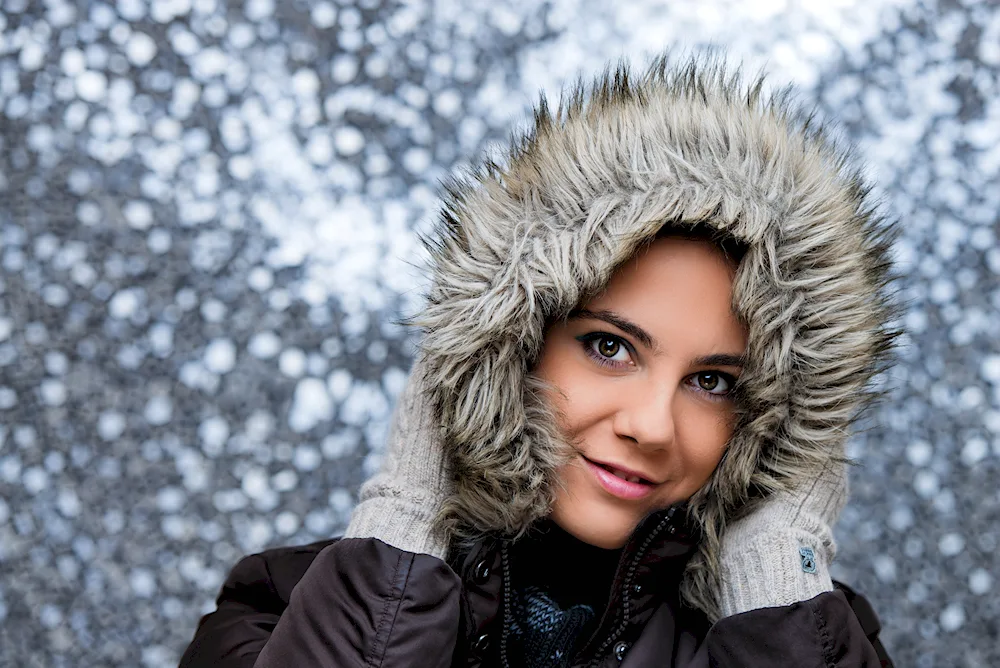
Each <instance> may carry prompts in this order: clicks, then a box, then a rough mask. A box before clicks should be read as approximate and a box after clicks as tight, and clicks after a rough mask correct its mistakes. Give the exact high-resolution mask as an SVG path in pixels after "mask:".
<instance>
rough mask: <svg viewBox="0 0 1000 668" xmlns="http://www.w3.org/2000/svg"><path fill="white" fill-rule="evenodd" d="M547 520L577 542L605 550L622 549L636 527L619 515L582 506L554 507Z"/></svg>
mask: <svg viewBox="0 0 1000 668" xmlns="http://www.w3.org/2000/svg"><path fill="white" fill-rule="evenodd" d="M550 518H551V519H552V521H553V522H555V523H556V524H557V525H559V528H561V529H562V530H563V531H565V532H566V533H568V534H569V535H571V536H573V537H574V538H576V539H577V540H580V541H582V542H584V543H587V544H588V545H593V546H594V547H600V548H603V549H605V550H617V549H620V548H622V547H624V546H625V543H626V542H628V539H629V536H631V535H632V532H633V531H634V530H635V527H636V526H637V525H638V523H639V520H638V519H636V518H633V517H622V516H620V513H613V512H609V511H608V510H607V509H604V508H596V509H595V508H587V507H586V506H581V505H576V506H575V507H573V508H571V509H565V508H560V507H559V504H556V507H555V508H553V511H552V514H551V515H550Z"/></svg>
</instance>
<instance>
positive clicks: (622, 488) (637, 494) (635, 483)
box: [580, 455, 657, 500]
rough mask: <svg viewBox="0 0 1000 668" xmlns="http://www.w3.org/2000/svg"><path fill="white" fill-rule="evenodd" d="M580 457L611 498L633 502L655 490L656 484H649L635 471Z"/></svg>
mask: <svg viewBox="0 0 1000 668" xmlns="http://www.w3.org/2000/svg"><path fill="white" fill-rule="evenodd" d="M580 456H581V457H582V458H583V461H584V463H585V464H586V465H587V468H588V469H589V470H590V472H591V473H592V474H593V475H594V478H596V479H597V482H598V483H599V484H600V485H601V487H603V488H604V490H605V491H606V492H607V493H608V494H611V495H612V496H616V497H618V498H620V499H627V500H635V499H641V498H643V497H645V496H647V495H649V494H651V493H652V492H653V490H654V489H656V486H657V483H654V482H650V481H649V480H647V479H645V478H644V477H643V476H641V475H639V474H638V473H637V472H635V471H629V470H627V469H622V468H619V467H617V466H614V465H612V464H605V463H603V462H595V461H593V460H591V459H587V458H586V457H583V455H580Z"/></svg>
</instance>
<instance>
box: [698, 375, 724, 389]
mask: <svg viewBox="0 0 1000 668" xmlns="http://www.w3.org/2000/svg"><path fill="white" fill-rule="evenodd" d="M698 386H699V387H700V388H701V389H703V390H705V391H706V392H711V391H713V390H715V388H717V387H718V386H719V376H718V375H717V374H714V373H700V374H698Z"/></svg>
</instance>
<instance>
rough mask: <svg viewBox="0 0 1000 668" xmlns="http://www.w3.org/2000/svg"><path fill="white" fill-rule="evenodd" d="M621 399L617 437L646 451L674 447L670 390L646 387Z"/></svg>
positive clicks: (672, 407) (640, 387)
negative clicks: (672, 445)
mask: <svg viewBox="0 0 1000 668" xmlns="http://www.w3.org/2000/svg"><path fill="white" fill-rule="evenodd" d="M619 398H620V401H621V403H620V405H619V408H618V411H617V412H616V413H615V418H614V425H613V426H614V430H615V434H616V435H618V436H619V437H620V438H624V439H627V440H630V441H632V442H634V443H635V444H636V445H637V446H639V447H640V448H642V449H643V450H664V449H666V448H668V447H670V446H671V444H673V442H674V436H675V428H676V424H675V419H674V418H675V416H674V401H673V399H674V392H673V389H672V388H671V387H670V386H668V385H666V384H663V385H659V386H653V384H652V383H642V384H638V385H637V387H635V389H634V391H632V392H623V393H621V395H619Z"/></svg>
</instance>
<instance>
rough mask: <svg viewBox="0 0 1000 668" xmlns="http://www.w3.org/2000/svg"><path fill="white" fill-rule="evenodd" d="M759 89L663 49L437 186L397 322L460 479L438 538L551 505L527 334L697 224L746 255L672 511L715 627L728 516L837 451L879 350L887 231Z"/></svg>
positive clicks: (867, 395) (782, 103)
mask: <svg viewBox="0 0 1000 668" xmlns="http://www.w3.org/2000/svg"><path fill="white" fill-rule="evenodd" d="M761 89H762V80H761V79H757V80H756V81H752V82H750V83H749V84H746V83H744V82H743V80H742V78H741V76H740V74H739V73H738V72H737V73H736V74H730V73H727V71H726V69H725V67H724V65H723V64H722V63H720V62H719V61H717V60H707V61H705V60H693V61H690V62H687V63H685V64H681V65H679V66H678V65H675V64H672V63H670V62H668V59H667V58H665V57H664V58H660V59H658V60H656V61H655V62H654V63H653V64H652V65H651V66H650V67H649V69H648V70H647V71H646V72H645V74H644V75H643V76H641V77H640V78H638V79H635V78H634V77H633V76H632V74H631V72H630V70H629V68H628V66H627V65H620V66H619V67H618V68H617V69H615V70H614V71H610V70H609V71H608V72H606V73H605V74H604V75H603V76H602V77H601V78H599V79H598V80H597V81H596V82H594V83H593V84H592V85H590V86H584V85H583V84H578V85H577V87H576V88H575V89H574V90H572V91H571V92H570V93H569V94H568V95H567V96H566V97H565V99H564V100H563V101H562V103H561V104H560V106H559V109H558V110H557V111H555V112H554V113H553V112H551V111H550V110H549V107H548V106H547V104H546V102H545V99H544V98H543V99H542V100H541V102H540V103H539V105H538V106H537V108H536V110H535V114H534V123H533V126H532V127H531V128H530V129H529V130H528V131H527V132H526V133H524V134H523V136H521V137H519V138H515V140H514V141H513V142H512V147H511V148H510V150H509V154H508V155H507V156H506V160H505V162H504V164H498V163H496V162H493V161H487V162H486V163H485V164H483V165H482V166H481V167H480V168H479V169H478V170H476V171H474V172H473V173H471V174H469V175H467V176H466V177H464V178H463V179H460V180H456V181H455V182H453V183H451V184H450V185H449V186H448V195H447V197H446V200H445V206H444V209H443V213H442V216H441V221H440V225H439V229H438V234H437V236H436V237H435V238H434V239H433V240H431V241H429V242H428V244H429V246H430V251H431V256H432V268H433V279H432V286H431V290H430V294H429V297H428V304H427V307H426V310H425V311H424V312H423V313H422V314H421V315H420V317H418V318H416V319H415V322H416V324H418V325H420V326H422V327H423V328H424V329H425V336H424V338H423V342H422V349H423V354H424V355H425V356H426V361H427V378H428V383H429V386H430V387H431V388H432V393H433V401H434V403H435V405H436V407H437V409H438V411H439V414H440V418H441V421H442V424H443V425H444V427H443V435H444V441H445V444H446V449H447V454H448V456H449V457H450V461H451V463H452V465H453V470H454V474H455V484H456V486H457V492H456V493H455V495H454V496H453V498H451V499H450V501H449V503H448V504H447V506H446V508H445V510H444V512H443V514H442V515H441V517H440V518H439V524H440V526H442V527H444V528H446V529H447V530H448V531H450V532H452V534H453V535H456V534H457V535H458V536H465V537H472V536H476V535H482V534H485V533H491V532H502V533H504V534H509V535H517V534H520V533H522V532H523V531H524V530H525V529H526V528H527V527H528V526H529V525H530V524H531V523H532V522H534V521H535V520H537V519H539V518H541V517H543V516H544V515H546V514H547V513H548V511H549V507H550V503H551V499H552V478H553V475H552V474H553V471H554V470H555V469H556V468H557V467H558V466H559V465H560V464H561V463H562V462H563V461H565V459H564V458H565V456H566V454H565V449H564V448H563V447H561V443H562V441H561V438H560V435H559V434H558V433H557V431H556V427H555V420H554V419H553V415H552V414H551V412H550V410H549V408H548V407H547V406H546V405H545V404H544V402H543V400H542V399H541V394H540V392H539V385H538V381H536V380H533V379H532V378H531V377H530V376H529V374H528V372H529V370H530V369H531V368H532V366H533V364H534V362H535V360H537V358H538V355H539V353H540V352H541V349H542V343H543V336H544V332H545V328H546V326H547V325H548V324H549V323H551V322H553V321H554V320H556V319H560V318H565V317H567V316H568V315H569V313H570V312H571V311H572V310H573V309H574V308H575V307H577V306H579V305H580V304H582V303H584V302H586V301H588V300H589V299H590V298H592V297H594V296H595V295H597V294H598V293H599V292H600V291H601V289H602V288H603V287H604V286H605V285H606V284H607V282H608V280H609V278H610V276H611V274H612V272H613V271H614V270H615V268H616V267H618V266H619V265H620V264H621V263H622V262H623V261H625V260H626V259H627V258H629V257H630V256H631V255H633V253H635V252H636V250H638V248H639V247H640V246H641V245H642V244H645V243H648V242H649V241H650V240H652V239H653V238H654V237H655V235H656V233H657V231H658V230H659V229H660V228H661V227H662V226H663V225H664V224H671V225H685V224H688V225H693V224H708V225H710V226H712V227H714V228H717V229H720V230H723V231H724V232H725V233H726V234H727V235H731V236H733V237H735V238H737V239H738V240H740V241H741V242H743V243H745V244H746V246H747V249H748V250H747V252H746V254H745V256H744V257H743V258H742V261H741V262H740V265H739V267H738V269H737V275H736V279H735V283H734V296H733V299H734V308H735V309H736V312H737V313H738V315H739V316H740V317H741V318H742V319H743V320H744V321H745V322H746V323H747V324H748V348H747V358H748V363H747V366H746V368H745V370H744V373H743V375H742V378H741V380H740V383H739V388H738V390H739V392H740V396H741V398H742V401H741V402H740V403H741V406H742V407H741V413H740V415H739V420H738V424H737V427H736V430H735V432H734V434H733V437H732V439H731V441H730V443H729V445H728V447H727V451H726V453H725V455H724V456H723V459H722V461H721V463H720V464H719V466H718V468H717V469H716V471H715V473H714V474H713V476H712V478H711V480H710V481H709V483H708V484H707V485H706V486H705V487H704V488H703V489H702V490H701V491H699V492H698V493H697V494H696V495H695V497H693V498H692V499H691V502H690V504H689V509H690V510H689V513H690V519H691V520H692V521H693V522H694V523H695V524H696V526H697V527H698V528H699V529H700V531H701V535H702V540H701V546H700V548H699V553H698V554H697V555H696V556H695V557H694V558H693V559H692V561H691V563H690V565H689V567H688V569H687V571H686V573H685V577H684V582H683V583H682V593H683V596H684V599H685V601H686V602H687V603H688V604H690V605H692V606H694V607H697V608H699V609H701V610H703V611H705V612H706V613H707V614H708V615H709V616H710V617H711V618H715V616H716V615H717V610H718V604H717V601H716V598H715V594H714V593H713V592H714V590H715V584H716V581H717V578H718V572H719V571H718V555H719V540H720V537H721V535H722V532H723V531H724V528H725V525H726V522H727V521H731V520H732V519H734V518H736V517H738V516H739V515H740V514H741V513H742V512H745V511H746V509H747V508H748V507H749V504H751V503H752V502H753V500H754V499H755V498H759V497H762V496H765V495H767V494H769V493H772V492H774V491H777V490H781V489H787V488H789V487H790V486H791V485H792V484H794V483H795V482H796V481H800V480H803V479H805V478H809V477H814V476H816V475H817V474H818V472H819V471H821V470H822V469H823V467H824V466H825V465H826V464H828V463H829V462H830V461H831V460H837V459H843V458H844V455H843V452H844V449H843V445H844V441H845V439H846V438H847V436H848V433H849V427H850V424H851V422H852V421H853V420H854V419H855V418H856V416H857V415H858V413H859V411H860V410H861V409H862V408H863V407H864V406H865V405H866V404H867V403H868V402H869V400H870V399H871V398H872V392H873V390H872V388H871V385H872V383H871V382H870V381H871V380H872V377H873V375H874V374H875V373H877V372H878V371H880V370H881V369H882V367H883V366H884V364H885V363H886V361H887V355H888V351H889V349H890V346H891V340H892V337H893V333H892V332H891V331H890V330H889V329H888V325H887V323H888V322H889V320H890V319H891V318H892V317H893V315H894V310H893V306H892V299H891V295H890V291H889V280H890V279H889V259H888V257H889V245H890V243H891V236H892V234H891V232H892V229H893V225H891V224H890V223H888V222H886V221H885V220H884V219H882V218H881V217H879V216H878V215H876V214H875V213H874V212H873V207H872V206H871V204H870V202H869V198H868V192H867V188H866V187H865V186H864V185H863V184H862V181H861V178H860V176H859V175H858V174H857V173H856V172H854V171H850V170H849V168H848V166H847V165H848V162H849V160H848V158H849V156H848V154H847V153H846V152H845V151H844V150H842V149H841V148H838V147H837V146H835V145H834V143H833V142H831V141H830V140H829V139H827V138H826V137H825V136H824V134H823V133H822V131H821V130H820V129H817V128H815V127H813V125H812V124H811V123H810V120H809V119H808V117H805V116H803V115H802V114H801V113H800V112H799V111H798V110H797V109H795V108H794V107H793V105H792V104H790V102H789V97H788V95H787V94H783V95H779V96H776V97H771V98H767V99H765V97H764V96H763V95H762V93H761Z"/></svg>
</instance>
